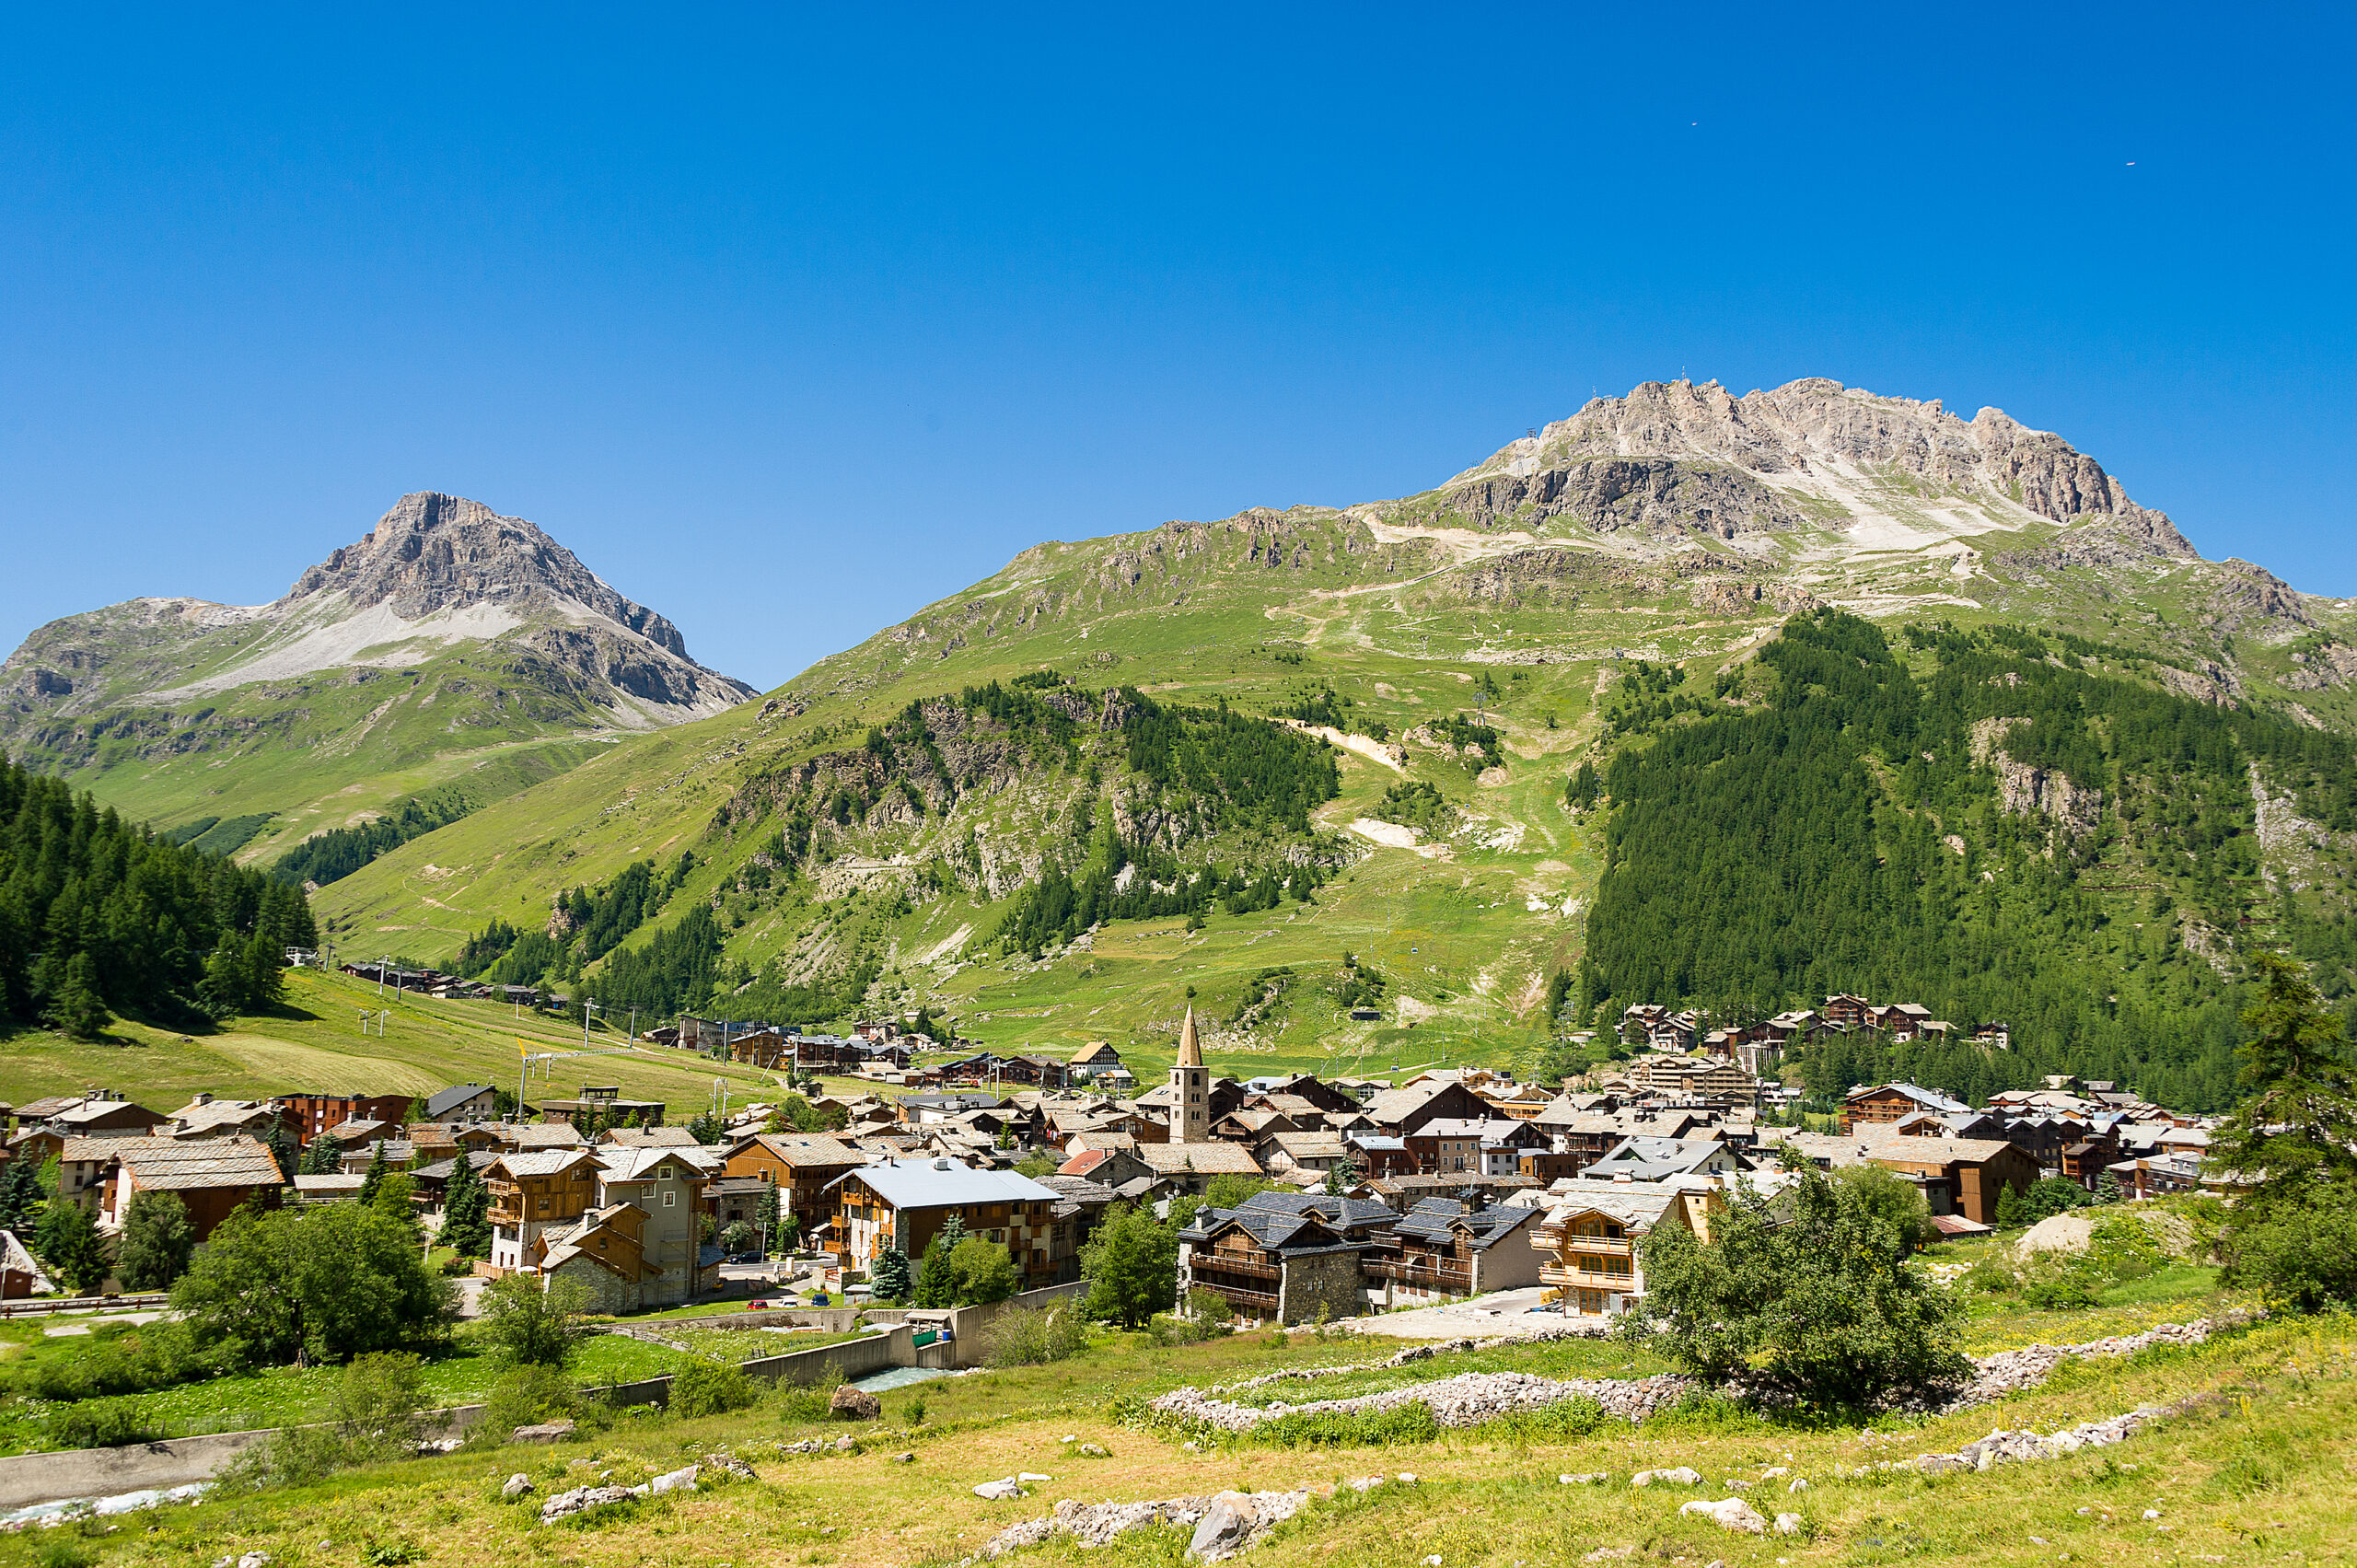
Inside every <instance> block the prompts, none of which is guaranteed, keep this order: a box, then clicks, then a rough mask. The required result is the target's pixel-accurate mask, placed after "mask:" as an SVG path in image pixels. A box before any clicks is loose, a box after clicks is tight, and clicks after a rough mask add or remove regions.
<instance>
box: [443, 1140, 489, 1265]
mask: <svg viewBox="0 0 2357 1568" xmlns="http://www.w3.org/2000/svg"><path fill="white" fill-rule="evenodd" d="M490 1216H491V1188H490V1187H489V1185H488V1184H486V1183H485V1182H484V1180H483V1179H482V1172H481V1171H479V1170H477V1169H475V1167H474V1161H473V1160H472V1159H471V1158H470V1157H469V1156H468V1155H467V1154H466V1153H465V1151H463V1150H461V1151H460V1152H459V1159H458V1163H457V1164H456V1165H454V1166H452V1167H450V1186H449V1189H448V1191H447V1193H446V1194H445V1195H444V1197H443V1200H442V1244H443V1245H444V1246H446V1247H448V1248H451V1249H454V1250H455V1251H457V1253H458V1254H459V1257H461V1258H482V1257H487V1256H489V1255H490V1252H491V1217H490Z"/></svg>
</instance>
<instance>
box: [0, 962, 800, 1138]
mask: <svg viewBox="0 0 2357 1568" xmlns="http://www.w3.org/2000/svg"><path fill="white" fill-rule="evenodd" d="M286 998H287V1005H286V1007H285V1008H284V1009H283V1010H282V1011H280V1012H278V1013H274V1014H271V1015H269V1016H249V1017H240V1018H233V1019H231V1020H230V1021H229V1022H228V1024H227V1025H226V1027H225V1028H223V1029H222V1031H221V1032H219V1033H217V1034H206V1035H181V1034H175V1033H171V1032H168V1031H166V1030H161V1029H156V1028H149V1027H147V1026H145V1025H144V1024H139V1023H135V1022H131V1021H128V1020H118V1021H117V1022H116V1023H115V1024H113V1025H112V1026H110V1028H109V1029H108V1031H107V1035H108V1038H107V1039H106V1040H101V1041H98V1042H87V1041H78V1040H67V1039H66V1038H65V1037H64V1036H63V1035H59V1034H54V1033H51V1032H49V1031H46V1030H28V1031H24V1032H20V1033H17V1034H15V1035H11V1036H9V1037H7V1038H6V1039H0V1099H5V1100H6V1101H8V1102H9V1103H10V1104H14V1105H22V1104H24V1103H25V1102H26V1101H28V1100H31V1099H38V1098H41V1097H43V1096H45V1095H56V1094H71V1093H75V1092H78V1091H81V1090H85V1089H90V1088H111V1089H118V1090H121V1091H122V1093H123V1094H125V1095H127V1096H129V1097H131V1098H134V1099H136V1100H138V1101H139V1102H140V1103H142V1104H143V1105H145V1106H147V1107H148V1108H149V1109H154V1110H171V1109H176V1108H178V1107H179V1106H180V1105H182V1104H184V1103H186V1102H187V1101H188V1100H189V1099H190V1098H192V1097H193V1096H194V1095H196V1094H198V1093H200V1092H210V1093H212V1094H214V1095H216V1096H219V1097H220V1098H225V1099H228V1098H236V1099H253V1098H261V1097H263V1096H267V1095H273V1094H285V1093H293V1092H296V1091H308V1092H311V1093H319V1094H412V1095H424V1094H431V1093H433V1092H435V1090H437V1089H444V1088H447V1087H449V1086H452V1085H454V1084H466V1083H476V1084H492V1085H496V1086H504V1087H506V1088H508V1089H511V1090H512V1089H513V1088H514V1087H515V1086H516V1083H517V1064H518V1060H519V1057H520V1055H521V1053H520V1052H519V1051H517V1040H519V1039H521V1040H525V1041H527V1042H528V1043H529V1044H530V1046H531V1049H532V1051H534V1052H540V1051H568V1050H577V1049H579V1048H580V1045H581V1031H580V1030H579V1029H578V1028H572V1029H567V1028H565V1027H564V1026H563V1024H562V1023H559V1022H557V1021H555V1020H552V1019H550V1018H547V1017H545V1016H533V1015H531V1014H528V1013H527V1014H525V1015H523V1016H520V1017H519V1016H517V1009H515V1008H513V1007H503V1006H500V1005H497V1004H494V1003H489V1002H436V1001H435V1000H433V999H432V998H431V997H420V996H396V995H395V994H393V993H390V992H387V993H384V994H383V995H382V997H381V998H380V997H379V994H378V993H377V987H376V986H374V985H371V984H368V983H366V982H365V981H357V980H354V979H352V978H351V977H350V976H347V975H338V974H322V973H320V972H319V971H317V970H292V971H289V973H288V975H287V984H286ZM380 1009H381V1010H382V1011H384V1012H386V1013H388V1014H389V1017H387V1018H386V1019H385V1021H384V1031H385V1032H384V1034H383V1035H382V1036H381V1037H380V1036H379V1035H378V1034H377V1032H376V1031H377V1020H376V1016H375V1015H376V1014H377V1011H379V1010H380ZM364 1011H365V1012H366V1013H367V1014H368V1015H369V1022H368V1032H367V1033H366V1035H363V1034H362V1033H361V1027H360V1015H361V1014H362V1013H363V1012H364ZM640 1022H641V1024H642V1026H644V1024H645V1020H644V1019H642V1020H640ZM590 1043H591V1045H592V1047H593V1048H596V1049H605V1048H610V1047H616V1046H621V1044H623V1040H622V1039H621V1030H620V1029H615V1028H606V1027H605V1026H604V1025H603V1024H602V1023H598V1024H593V1026H592V1028H591V1033H590ZM550 1074H552V1075H550ZM714 1078H723V1079H726V1081H727V1082H728V1083H729V1085H730V1086H731V1089H730V1093H731V1095H732V1097H733V1098H735V1099H736V1100H737V1103H740V1104H741V1103H743V1102H744V1101H745V1100H747V1099H750V1098H774V1093H775V1089H776V1079H775V1078H774V1077H773V1076H772V1075H771V1074H767V1073H756V1072H753V1071H751V1070H750V1069H748V1068H743V1067H737V1066H733V1065H731V1066H722V1065H720V1064H717V1063H712V1062H709V1061H705V1060H703V1059H702V1058H698V1057H693V1056H690V1055H687V1054H685V1053H683V1052H679V1051H665V1050H663V1049H662V1048H660V1047H656V1046H641V1047H638V1048H636V1049H634V1050H632V1051H630V1052H629V1053H628V1054H625V1055H616V1056H589V1057H584V1058H581V1059H580V1060H579V1061H577V1062H557V1063H553V1064H552V1068H551V1069H549V1070H547V1072H545V1073H543V1074H536V1075H535V1076H534V1078H533V1079H532V1084H531V1093H532V1094H533V1095H539V1094H554V1095H571V1094H576V1093H578V1092H579V1090H580V1086H581V1085H582V1084H584V1083H592V1084H614V1085H619V1086H621V1091H622V1093H623V1094H624V1095H626V1096H628V1097H630V1098H635V1099H653V1100H661V1101H662V1102H664V1104H665V1105H667V1106H668V1107H669V1108H671V1109H672V1111H673V1112H674V1114H675V1118H676V1119H679V1120H684V1119H685V1118H686V1117H688V1116H691V1115H693V1114H694V1113H696V1112H697V1111H699V1110H703V1109H709V1108H710V1106H711V1104H712V1097H713V1080H714ZM528 1098H529V1097H528Z"/></svg>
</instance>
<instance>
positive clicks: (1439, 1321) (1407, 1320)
mask: <svg viewBox="0 0 2357 1568" xmlns="http://www.w3.org/2000/svg"><path fill="white" fill-rule="evenodd" d="M1546 1294H1547V1289H1546V1287H1545V1286H1544V1285H1530V1286H1528V1287H1527V1288H1525V1289H1522V1290H1501V1291H1492V1293H1491V1294H1490V1295H1477V1296H1474V1297H1473V1298H1472V1299H1471V1300H1469V1301H1458V1302H1453V1303H1451V1304H1450V1305H1448V1306H1446V1307H1417V1308H1416V1309H1415V1310H1414V1311H1412V1312H1378V1313H1372V1314H1369V1315H1368V1316H1366V1317H1364V1318H1343V1319H1342V1320H1341V1323H1340V1324H1337V1325H1336V1327H1338V1328H1341V1327H1347V1328H1350V1329H1353V1330H1356V1331H1358V1332H1359V1333H1362V1334H1386V1335H1388V1336H1389V1337H1391V1338H1392V1339H1395V1340H1454V1339H1459V1338H1462V1337H1464V1336H1466V1335H1479V1336H1486V1335H1491V1334H1510V1333H1512V1332H1514V1331H1515V1330H1517V1329H1535V1328H1537V1327H1538V1326H1539V1325H1540V1324H1542V1323H1549V1322H1558V1321H1561V1319H1560V1318H1558V1317H1557V1316H1556V1315H1555V1314H1554V1313H1551V1312H1549V1313H1541V1314H1538V1315H1536V1316H1533V1315H1532V1314H1531V1311H1530V1309H1531V1308H1532V1307H1536V1306H1538V1299H1539V1297H1541V1296H1543V1295H1546Z"/></svg>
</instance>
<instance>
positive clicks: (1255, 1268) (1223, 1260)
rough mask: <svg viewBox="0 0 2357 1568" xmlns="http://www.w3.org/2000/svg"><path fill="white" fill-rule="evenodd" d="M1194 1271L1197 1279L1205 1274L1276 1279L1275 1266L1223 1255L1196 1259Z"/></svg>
mask: <svg viewBox="0 0 2357 1568" xmlns="http://www.w3.org/2000/svg"><path fill="white" fill-rule="evenodd" d="M1194 1271H1195V1276H1196V1278H1198V1279H1201V1278H1202V1276H1203V1275H1204V1274H1206V1273H1213V1274H1236V1275H1238V1276H1240V1277H1242V1278H1245V1279H1254V1280H1273V1279H1275V1278H1276V1277H1277V1265H1275V1264H1274V1263H1262V1262H1259V1261H1256V1260H1253V1259H1250V1258H1234V1257H1229V1256H1227V1255H1225V1254H1224V1253H1223V1254H1217V1255H1214V1256H1209V1257H1198V1258H1196V1259H1195V1260H1194Z"/></svg>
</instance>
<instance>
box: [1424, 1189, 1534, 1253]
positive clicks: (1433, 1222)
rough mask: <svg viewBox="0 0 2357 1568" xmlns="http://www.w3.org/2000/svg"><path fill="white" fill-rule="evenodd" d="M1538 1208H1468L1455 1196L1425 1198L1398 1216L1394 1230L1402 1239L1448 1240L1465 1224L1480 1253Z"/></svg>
mask: <svg viewBox="0 0 2357 1568" xmlns="http://www.w3.org/2000/svg"><path fill="white" fill-rule="evenodd" d="M1537 1217H1538V1210H1537V1209H1527V1208H1522V1207H1519V1206H1516V1205H1514V1204H1508V1203H1492V1204H1489V1205H1487V1206H1486V1207H1483V1208H1480V1209H1474V1210H1469V1209H1467V1208H1466V1206H1465V1205H1464V1204H1463V1203H1460V1202H1457V1200H1456V1199H1454V1198H1426V1199H1425V1200H1423V1201H1422V1202H1420V1203H1418V1204H1417V1205H1416V1206H1415V1207H1414V1208H1412V1209H1410V1210H1409V1211H1408V1212H1407V1213H1406V1214H1403V1215H1401V1216H1400V1218H1399V1228H1398V1229H1397V1231H1396V1232H1395V1233H1394V1234H1396V1235H1398V1236H1399V1237H1402V1238H1403V1239H1411V1240H1417V1241H1431V1242H1448V1241H1451V1240H1453V1239H1454V1238H1455V1237H1456V1234H1457V1228H1458V1227H1459V1226H1462V1227H1463V1228H1464V1229H1465V1230H1466V1231H1467V1232H1468V1233H1469V1239H1470V1240H1471V1242H1472V1244H1473V1249H1474V1250H1475V1251H1477V1252H1480V1251H1487V1250H1488V1249H1491V1248H1492V1247H1495V1246H1496V1245H1497V1244H1498V1243H1499V1242H1501V1241H1504V1239H1505V1238H1506V1237H1510V1236H1513V1235H1514V1234H1515V1232H1517V1231H1519V1230H1520V1229H1521V1228H1522V1227H1523V1226H1524V1225H1527V1224H1529V1223H1530V1222H1531V1221H1532V1220H1533V1219H1535V1218H1537Z"/></svg>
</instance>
